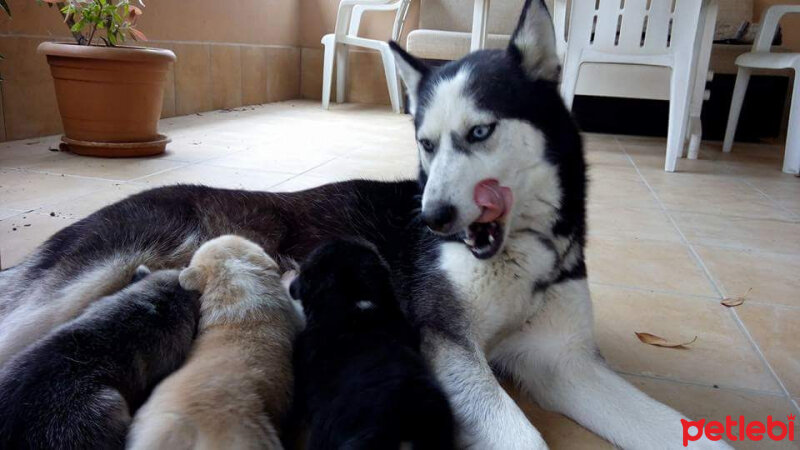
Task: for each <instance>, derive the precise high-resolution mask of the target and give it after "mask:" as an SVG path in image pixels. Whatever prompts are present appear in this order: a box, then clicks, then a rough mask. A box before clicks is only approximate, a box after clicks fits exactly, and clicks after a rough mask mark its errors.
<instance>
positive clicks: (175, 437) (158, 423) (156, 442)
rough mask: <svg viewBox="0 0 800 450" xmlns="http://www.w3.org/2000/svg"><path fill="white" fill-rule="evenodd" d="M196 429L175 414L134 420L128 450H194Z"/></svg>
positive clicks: (188, 421)
mask: <svg viewBox="0 0 800 450" xmlns="http://www.w3.org/2000/svg"><path fill="white" fill-rule="evenodd" d="M196 442H197V428H196V427H195V426H194V424H193V423H192V422H191V421H190V420H187V419H186V418H185V417H183V416H182V415H180V414H177V413H160V414H156V415H152V416H147V417H146V418H145V419H143V420H136V421H135V422H134V424H133V427H132V428H131V432H130V434H129V436H128V445H127V448H128V449H129V450H189V449H193V448H195V444H196Z"/></svg>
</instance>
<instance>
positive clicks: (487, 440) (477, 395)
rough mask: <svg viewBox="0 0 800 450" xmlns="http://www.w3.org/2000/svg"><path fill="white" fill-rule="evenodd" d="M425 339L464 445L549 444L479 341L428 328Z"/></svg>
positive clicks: (500, 449)
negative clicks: (500, 378) (497, 376)
mask: <svg viewBox="0 0 800 450" xmlns="http://www.w3.org/2000/svg"><path fill="white" fill-rule="evenodd" d="M423 342H424V344H423V351H424V352H425V354H426V356H427V357H428V360H429V361H430V362H431V364H432V366H433V369H434V371H435V372H436V376H437V378H438V379H439V382H440V383H441V384H442V388H443V389H444V391H445V393H446V394H447V397H448V399H449V400H450V405H451V406H452V408H453V413H454V415H455V418H456V421H457V423H458V431H459V435H458V443H459V446H460V447H463V448H475V449H482V450H483V449H487V450H491V449H498V450H507V449H526V450H534V449H547V444H545V442H544V440H543V439H542V436H541V434H539V432H538V431H537V430H536V428H534V427H533V425H531V423H530V421H528V419H527V418H526V417H525V415H524V414H523V413H522V411H521V410H520V409H519V408H518V407H517V405H516V403H514V400H512V399H511V397H509V396H508V394H506V392H505V391H504V390H503V388H502V387H500V385H499V384H498V382H497V380H496V379H495V377H494V375H493V374H492V371H491V369H490V368H489V365H488V363H487V362H486V357H485V356H484V355H483V353H482V352H481V351H480V350H478V347H477V346H476V345H475V344H474V343H473V342H466V343H456V342H453V341H452V340H450V339H448V338H445V337H443V336H441V335H439V334H435V333H425V335H424V339H423Z"/></svg>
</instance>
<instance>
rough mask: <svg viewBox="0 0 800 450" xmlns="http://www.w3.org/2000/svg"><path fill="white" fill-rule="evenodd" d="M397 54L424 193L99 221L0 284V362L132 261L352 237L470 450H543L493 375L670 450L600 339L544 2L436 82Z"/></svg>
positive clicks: (209, 202)
mask: <svg viewBox="0 0 800 450" xmlns="http://www.w3.org/2000/svg"><path fill="white" fill-rule="evenodd" d="M394 49H395V51H396V55H397V60H398V63H399V66H400V68H401V74H402V76H403V79H404V80H405V82H406V85H407V87H408V90H409V97H410V100H411V101H410V104H411V110H412V112H413V114H414V121H415V126H416V133H417V138H418V141H419V150H420V176H419V183H415V182H410V181H409V182H396V183H380V182H370V181H351V182H345V183H337V184H333V185H327V186H322V187H320V188H317V189H313V190H309V191H305V192H300V193H295V194H270V193H256V192H244V191H229V190H221V189H210V188H204V187H200V186H176V187H170V188H162V189H157V190H153V191H148V192H144V193H141V194H138V195H136V196H133V197H130V198H128V199H126V200H123V201H121V202H119V203H117V204H115V205H112V206H109V207H107V208H104V209H102V210H100V211H98V212H97V213H95V214H93V215H91V216H89V217H88V218H86V219H84V220H82V221H80V222H78V223H76V224H74V225H72V226H70V227H68V228H66V229H64V230H62V231H61V232H59V233H57V234H56V235H54V236H53V237H52V238H51V239H50V240H48V241H47V242H46V243H44V244H43V245H42V247H40V248H39V249H38V250H37V251H36V253H35V254H33V255H32V256H31V257H30V258H29V259H28V260H27V261H25V262H24V263H22V264H21V265H19V266H17V267H15V268H13V269H11V270H9V271H6V272H4V273H2V274H0V296H1V297H2V298H1V299H0V317H2V323H0V364H2V362H3V361H4V360H6V359H7V358H8V357H9V356H10V355H12V354H13V353H15V352H16V351H18V350H19V349H21V348H22V347H24V346H25V345H26V344H28V343H30V342H32V341H34V340H35V339H36V338H38V337H39V336H41V335H42V334H44V333H45V332H46V331H47V330H49V329H50V328H51V327H52V326H54V325H56V324H58V323H61V322H63V321H65V320H67V319H68V318H69V317H72V316H74V315H76V314H77V313H78V312H79V311H81V310H82V309H83V308H84V307H85V306H86V305H87V304H88V303H89V302H91V301H93V300H95V299H97V298H99V297H101V296H103V295H105V294H108V293H109V292H113V291H115V290H117V289H119V288H120V287H121V286H123V285H124V284H125V282H127V281H128V280H129V279H130V276H131V274H132V273H133V271H134V270H135V268H136V266H138V265H139V264H147V265H148V266H149V267H151V268H153V269H158V268H161V267H176V266H182V265H185V264H186V263H187V262H188V260H189V257H190V256H191V254H192V252H193V251H194V250H195V249H196V248H197V247H198V246H199V245H200V244H202V243H203V242H204V241H206V240H208V239H210V238H213V237H216V236H219V235H222V234H238V235H240V236H244V237H247V238H249V239H251V240H253V241H255V242H257V243H259V244H260V245H262V246H263V247H264V248H265V249H266V251H267V252H268V253H270V254H272V255H278V257H279V258H280V257H289V258H295V259H302V258H303V257H304V256H305V255H306V254H308V252H309V251H311V249H313V248H314V247H315V246H316V245H317V244H318V243H320V242H321V241H323V240H327V239H330V238H333V237H338V236H358V237H361V238H364V239H367V240H369V241H371V242H373V243H374V244H375V245H376V246H377V247H378V249H379V250H380V252H381V253H382V255H383V256H384V258H385V259H386V260H387V261H388V262H389V264H390V265H391V267H392V270H393V276H394V277H395V281H396V284H397V287H398V290H399V293H398V296H399V299H400V301H401V303H402V304H403V306H404V308H405V311H406V313H407V314H408V315H409V317H410V319H411V320H412V321H413V322H414V323H415V324H416V325H418V326H419V327H420V329H421V332H422V336H423V351H424V353H425V355H426V357H427V358H428V360H429V361H430V363H431V365H432V367H433V369H434V370H435V372H436V374H437V376H438V378H439V379H440V381H441V383H442V385H443V387H444V389H445V391H446V393H447V394H448V396H449V398H450V401H451V403H452V406H453V408H454V410H455V411H454V412H455V414H456V417H457V419H458V420H459V423H460V429H461V436H460V439H461V442H462V443H463V444H464V445H474V446H475V448H480V449H485V448H497V449H513V448H521V449H536V448H544V447H545V446H546V445H545V443H544V442H543V440H542V438H541V436H540V434H539V432H538V431H537V430H536V429H535V428H534V427H533V426H532V425H531V424H530V422H529V421H528V420H527V418H526V417H525V415H524V414H523V413H522V412H521V411H520V410H519V408H518V407H517V406H516V404H515V403H514V402H513V400H512V399H511V398H510V397H509V396H508V395H507V394H506V393H505V392H504V391H503V389H502V388H501V387H500V385H499V384H498V382H497V380H496V379H495V377H494V375H493V372H492V369H491V368H490V362H491V364H492V365H493V366H494V367H496V368H497V369H499V370H501V371H502V372H504V373H505V374H507V375H509V376H511V377H513V378H514V379H515V380H516V381H517V382H518V383H520V384H521V385H522V386H523V387H524V388H525V390H526V391H527V392H528V393H529V394H530V395H532V396H533V398H534V399H535V400H536V401H538V402H539V404H541V405H542V406H544V407H546V408H548V409H553V410H556V411H559V412H562V413H564V414H566V415H568V416H570V417H572V418H573V419H575V420H576V421H578V422H579V423H581V424H582V425H584V426H586V427H587V428H589V429H591V430H592V431H594V432H596V433H597V434H599V435H601V436H603V437H605V438H606V439H608V440H609V441H611V442H613V443H615V444H616V445H619V446H621V447H625V448H642V449H653V448H681V447H682V446H681V434H682V427H681V423H680V420H681V418H682V416H681V414H679V413H678V412H676V411H674V410H672V409H670V408H668V407H666V406H664V405H662V404H660V403H658V402H656V401H654V400H652V399H651V398H649V397H648V396H646V395H645V394H643V393H641V392H639V391H638V390H636V389H635V388H634V387H633V386H631V385H630V384H629V383H628V382H626V381H625V380H623V379H622V378H620V377H619V376H618V375H616V374H615V373H614V372H613V371H611V370H610V369H609V368H608V367H607V366H606V365H605V364H604V362H603V360H602V358H601V357H600V355H599V353H598V351H597V347H596V345H595V343H594V339H593V336H592V310H591V301H590V298H589V289H588V286H587V282H586V268H585V265H584V260H583V247H584V234H585V225H584V220H585V217H584V216H585V192H586V187H585V186H586V180H585V163H584V159H583V154H582V150H581V142H580V137H579V134H578V131H577V129H576V128H575V126H574V124H573V122H572V119H571V118H570V116H569V113H568V112H567V110H566V109H565V108H564V105H563V103H562V101H561V99H560V97H559V95H558V91H557V86H556V83H557V78H558V73H559V63H558V60H557V58H556V55H555V45H554V33H553V28H552V25H551V20H550V17H549V14H548V13H547V9H546V8H545V6H544V5H543V4H542V3H541V2H540V0H535V1H531V0H527V1H526V3H525V7H524V9H523V12H522V17H521V18H520V22H519V24H518V26H517V29H516V31H515V32H514V35H513V36H512V40H511V44H510V45H509V47H508V49H507V50H505V51H481V52H476V53H473V54H470V55H468V56H467V57H465V58H464V59H462V60H460V61H456V62H452V63H449V64H447V65H445V66H443V67H441V68H439V69H436V70H433V69H429V68H427V67H426V66H424V65H423V64H422V63H421V62H419V61H417V60H415V59H414V58H413V57H411V56H410V55H408V54H407V53H405V52H404V51H402V50H401V49H400V48H399V47H397V46H396V45H395V46H394ZM420 193H421V194H422V195H421V198H420ZM420 200H421V205H420ZM420 208H421V209H420ZM420 212H421V214H420ZM420 218H421V219H422V220H419V219H420ZM423 222H424V223H423ZM426 224H427V225H428V226H429V228H430V229H432V230H434V231H435V233H431V232H430V231H429V230H428V229H427V228H426V227H425V226H424V225H426ZM695 445H698V443H695ZM699 445H701V446H708V447H711V446H715V445H724V444H720V443H714V442H709V441H706V442H704V443H699Z"/></svg>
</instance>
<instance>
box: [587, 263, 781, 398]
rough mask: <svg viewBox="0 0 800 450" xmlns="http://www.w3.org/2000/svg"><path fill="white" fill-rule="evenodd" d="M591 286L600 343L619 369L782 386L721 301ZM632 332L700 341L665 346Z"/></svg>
mask: <svg viewBox="0 0 800 450" xmlns="http://www.w3.org/2000/svg"><path fill="white" fill-rule="evenodd" d="M590 276H591V272H590ZM591 291H592V297H593V299H594V307H595V335H596V338H597V343H598V345H599V346H600V351H601V352H602V353H603V356H605V358H606V360H607V361H608V362H609V364H610V365H611V367H612V368H614V369H615V370H619V371H622V372H626V373H635V374H640V375H649V376H657V377H662V378H669V379H674V380H681V381H686V382H692V383H699V384H704V385H707V386H713V385H718V386H725V387H733V388H744V389H755V390H760V391H769V392H776V393H777V392H780V388H779V386H778V384H777V383H776V382H775V380H774V379H773V378H772V376H771V375H770V374H769V372H768V370H767V368H766V366H765V365H764V364H763V362H762V361H761V359H759V357H758V354H757V353H756V352H755V350H754V349H753V347H752V345H751V344H750V343H749V342H748V340H747V337H746V336H745V335H744V333H742V332H741V330H740V329H739V328H738V326H737V324H736V321H735V319H734V317H733V316H732V315H731V312H730V311H729V310H728V309H727V308H725V307H724V306H722V305H720V304H719V303H717V302H715V301H709V300H706V299H700V298H694V297H682V296H679V295H667V294H659V293H654V292H649V291H644V290H632V289H622V288H616V287H610V286H599V285H596V284H593V285H592V286H591ZM634 332H646V333H651V334H655V335H657V336H661V337H663V338H665V339H668V340H671V341H673V342H688V341H691V340H692V339H694V337H695V336H696V337H697V341H695V342H694V343H693V344H691V345H690V346H689V347H688V348H687V349H671V348H662V347H655V346H652V345H647V344H644V343H642V342H640V341H639V339H638V338H637V337H636V335H635V334H634ZM734 367H735V368H736V370H731V368H734Z"/></svg>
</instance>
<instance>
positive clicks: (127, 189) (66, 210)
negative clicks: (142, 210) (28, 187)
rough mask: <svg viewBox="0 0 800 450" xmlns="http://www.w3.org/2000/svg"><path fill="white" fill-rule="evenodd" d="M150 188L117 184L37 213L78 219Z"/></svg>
mask: <svg viewBox="0 0 800 450" xmlns="http://www.w3.org/2000/svg"><path fill="white" fill-rule="evenodd" d="M148 188H149V186H147V185H142V184H135V183H126V184H115V185H113V186H110V187H109V188H107V189H103V190H102V191H98V192H93V193H91V194H88V195H84V196H82V197H78V198H76V199H74V200H72V201H70V202H64V203H59V204H54V205H50V207H47V208H42V209H39V210H37V211H36V213H37V214H43V215H51V216H53V217H57V218H61V219H68V220H78V219H82V218H84V217H86V216H88V215H90V214H92V213H94V212H95V211H97V210H99V209H101V208H103V207H105V206H108V205H110V204H112V203H116V202H118V201H120V200H122V199H125V198H127V197H129V196H131V195H133V194H137V193H139V192H142V191H144V190H146V189H148Z"/></svg>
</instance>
